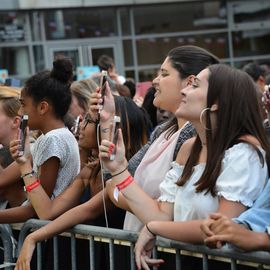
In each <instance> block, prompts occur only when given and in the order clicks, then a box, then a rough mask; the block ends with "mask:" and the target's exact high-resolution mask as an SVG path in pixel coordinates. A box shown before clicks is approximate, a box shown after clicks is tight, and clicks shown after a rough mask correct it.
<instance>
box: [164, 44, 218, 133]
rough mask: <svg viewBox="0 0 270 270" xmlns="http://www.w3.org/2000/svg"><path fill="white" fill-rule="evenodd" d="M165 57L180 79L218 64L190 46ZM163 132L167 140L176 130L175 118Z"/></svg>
mask: <svg viewBox="0 0 270 270" xmlns="http://www.w3.org/2000/svg"><path fill="white" fill-rule="evenodd" d="M167 57H168V58H169V60H170V62H171V65H172V67H173V68H175V69H176V70H177V71H178V72H179V77H180V78H181V79H186V78H187V77H188V76H190V75H197V74H198V73H200V71H202V70H203V69H205V68H206V67H208V66H209V65H212V64H217V63H219V60H218V58H217V57H216V56H215V55H213V54H211V53H210V52H208V51H207V50H205V49H202V48H200V47H197V46H191V45H186V46H181V47H176V48H174V49H172V50H171V51H169V53H168V55H167ZM165 130H167V132H166V138H169V137H170V136H172V135H173V134H174V133H175V132H176V131H177V130H178V125H177V119H176V117H174V118H172V119H171V120H169V121H168V122H167V124H165V125H164V128H163V131H165Z"/></svg>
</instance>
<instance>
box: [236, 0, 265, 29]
mask: <svg viewBox="0 0 270 270" xmlns="http://www.w3.org/2000/svg"><path fill="white" fill-rule="evenodd" d="M232 11H233V20H234V23H235V24H237V27H241V26H244V25H245V24H248V25H254V24H255V23H260V25H261V26H263V23H264V22H267V21H268V22H269V20H270V19H269V18H270V2H269V1H268V0H267V1H258V0H256V1H246V2H237V3H234V4H232Z"/></svg>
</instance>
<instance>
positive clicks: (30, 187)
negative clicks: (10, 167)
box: [24, 179, 40, 192]
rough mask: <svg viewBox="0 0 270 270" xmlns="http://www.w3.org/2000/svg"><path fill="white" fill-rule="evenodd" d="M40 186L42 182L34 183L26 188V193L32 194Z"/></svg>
mask: <svg viewBox="0 0 270 270" xmlns="http://www.w3.org/2000/svg"><path fill="white" fill-rule="evenodd" d="M39 185H40V181H39V180H38V179H37V180H36V181H35V182H34V183H32V184H30V185H28V186H25V187H24V191H27V192H30V191H31V190H33V189H35V188H36V187H38V186H39Z"/></svg>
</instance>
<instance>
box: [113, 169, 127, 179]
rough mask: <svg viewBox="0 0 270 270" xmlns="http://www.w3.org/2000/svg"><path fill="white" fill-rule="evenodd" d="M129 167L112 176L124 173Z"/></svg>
mask: <svg viewBox="0 0 270 270" xmlns="http://www.w3.org/2000/svg"><path fill="white" fill-rule="evenodd" d="M127 169H128V166H127V167H126V168H125V169H124V170H122V171H121V172H119V173H116V174H114V175H111V178H113V177H115V176H117V175H120V174H121V173H123V172H124V171H126V170H127Z"/></svg>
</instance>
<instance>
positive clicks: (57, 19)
mask: <svg viewBox="0 0 270 270" xmlns="http://www.w3.org/2000/svg"><path fill="white" fill-rule="evenodd" d="M45 28H46V37H47V39H71V38H89V37H104V36H116V35H117V26H116V12H115V9H110V8H104V9H101V8H99V9H84V10H56V11H49V12H45Z"/></svg>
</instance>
